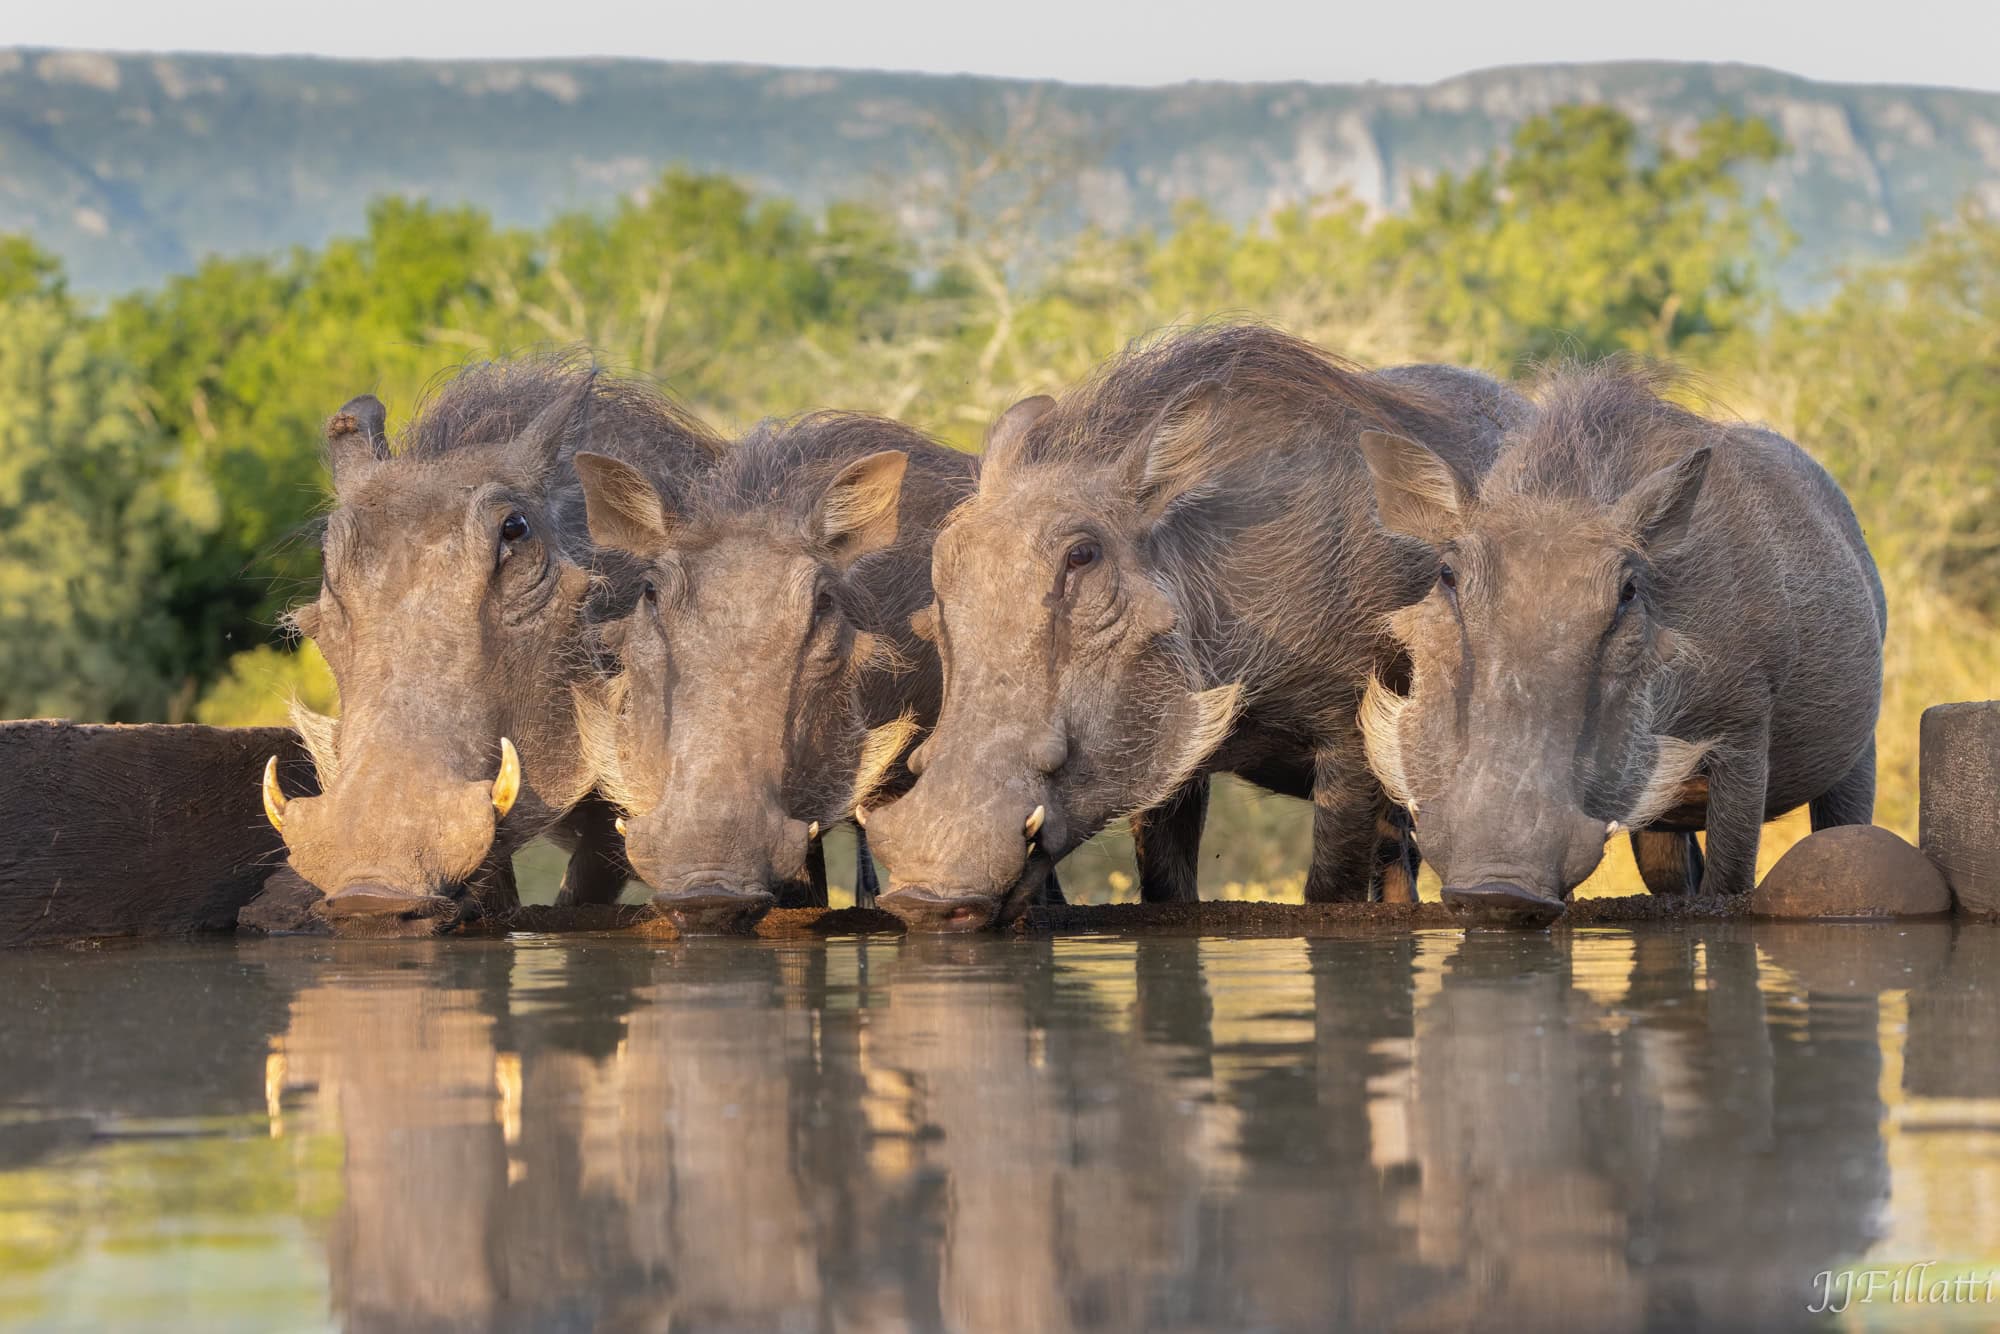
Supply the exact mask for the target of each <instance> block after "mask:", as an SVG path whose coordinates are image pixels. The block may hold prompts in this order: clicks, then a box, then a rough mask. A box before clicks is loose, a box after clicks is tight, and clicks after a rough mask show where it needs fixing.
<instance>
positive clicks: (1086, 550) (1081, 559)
mask: <svg viewBox="0 0 2000 1334" xmlns="http://www.w3.org/2000/svg"><path fill="white" fill-rule="evenodd" d="M1101 554H1102V553H1101V552H1100V551H1099V550H1098V547H1097V543H1095V542H1079V543H1077V544H1076V545H1075V546H1073V547H1071V548H1070V549H1069V554H1068V555H1067V556H1064V557H1063V564H1064V565H1065V566H1067V567H1068V568H1070V569H1072V570H1082V569H1087V568H1089V567H1090V566H1092V565H1095V564H1097V558H1098V556H1099V555H1101Z"/></svg>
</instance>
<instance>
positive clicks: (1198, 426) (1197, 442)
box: [1132, 380, 1222, 517]
mask: <svg viewBox="0 0 2000 1334" xmlns="http://www.w3.org/2000/svg"><path fill="white" fill-rule="evenodd" d="M1221 390H1222V382H1221V381H1220V380H1204V381H1202V382H1201V383H1200V384H1196V385H1190V386H1188V387H1187V388H1186V389H1184V390H1182V391H1181V392H1180V393H1179V394H1177V395H1175V397H1174V400H1173V402H1171V403H1169V404H1167V405H1166V406H1165V407H1164V408H1161V409H1160V411H1159V413H1158V414H1157V415H1155V416H1154V418H1153V424H1152V426H1151V427H1150V428H1148V430H1147V434H1146V442H1145V447H1144V448H1143V449H1142V450H1141V451H1140V452H1139V454H1138V455H1137V456H1136V457H1135V459H1134V461H1133V472H1132V490H1133V492H1134V494H1136V495H1137V497H1138V499H1139V503H1140V504H1141V505H1143V506H1144V507H1145V508H1146V510H1147V512H1149V513H1151V514H1153V515H1154V516H1156V517H1157V516H1158V515H1161V514H1164V513H1166V511H1167V510H1168V509H1169V508H1170V507H1171V506H1172V505H1173V503H1174V502H1175V501H1177V500H1180V499H1182V498H1183V497H1186V496H1188V495H1191V494H1192V493H1194V492H1195V491H1197V490H1199V489H1200V487H1201V484H1202V480H1203V478H1204V477H1205V476H1206V475H1207V473H1208V471H1209V469H1210V467H1211V466H1212V464H1213V463H1214V461H1215V460H1214V459H1213V458H1212V457H1211V455H1210V453H1209V451H1208V450H1207V449H1206V446H1207V444H1208V439H1209V430H1208V426H1209V415H1210V413H1211V412H1212V411H1213V410H1214V408H1215V402H1216V399H1217V398H1218V397H1219V395H1220V393H1221Z"/></svg>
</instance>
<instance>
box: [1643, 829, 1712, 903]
mask: <svg viewBox="0 0 2000 1334" xmlns="http://www.w3.org/2000/svg"><path fill="white" fill-rule="evenodd" d="M1632 860H1633V861H1634V862H1637V863H1638V866H1639V878H1640V879H1642V880H1644V881H1645V882H1646V892H1647V893H1648V894H1692V893H1694V892H1695V890H1696V888H1698V887H1699V886H1700V884H1701V870H1702V859H1701V844H1700V843H1698V842H1696V841H1695V836H1694V835H1693V834H1675V833H1670V832H1668V831H1666V830H1662V829H1655V830H1646V829H1635V830H1633V831H1632Z"/></svg>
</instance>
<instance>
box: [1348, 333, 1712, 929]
mask: <svg viewBox="0 0 2000 1334" xmlns="http://www.w3.org/2000/svg"><path fill="white" fill-rule="evenodd" d="M1607 409H1614V410H1615V411H1607ZM1707 438H1708V436H1707V433H1706V430H1705V424H1704V423H1701V421H1700V419H1698V418H1695V417H1693V416H1692V415H1690V414H1687V413H1684V412H1681V411H1679V410H1678V409H1674V408H1671V407H1669V406H1667V405H1666V404H1664V403H1661V402H1659V401H1658V400H1657V399H1656V398H1655V397H1654V394H1653V392H1652V390H1651V388H1650V387H1648V386H1647V385H1646V384H1645V383H1644V382H1642V381H1640V380H1637V379H1630V380H1627V379H1625V378H1623V377H1620V376H1618V375H1615V374H1613V373H1611V372H1596V373H1594V374H1593V373H1584V374H1582V375H1579V376H1577V378H1576V380H1575V381H1574V382H1565V381H1558V382H1556V384H1555V385H1554V386H1553V387H1551V388H1550V389H1549V390H1548V391H1547V393H1546V394H1545V395H1544V397H1543V400H1542V403H1541V405H1540V408H1539V410H1538V412H1537V415H1536V416H1535V417H1534V419H1533V420H1532V421H1531V422H1530V423H1529V425H1528V426H1526V427H1525V428H1523V429H1522V430H1521V431H1520V432H1518V433H1516V435H1514V436H1513V437H1512V438H1510V439H1509V441H1508V442H1507V444H1506V445H1505V446H1504V447H1503V449H1502V452H1501V454H1500V457H1499V459H1498V460H1497V461H1496V462H1495V464H1494V467H1493V470H1492V472H1491V473H1490V474H1489V475H1488V476H1487V478H1486V480H1485V482H1484V484H1483V485H1482V486H1481V488H1480V491H1479V494H1478V495H1477V496H1476V497H1475V496H1474V495H1471V494H1469V493H1468V492H1467V490H1466V488H1465V486H1464V483H1463V482H1462V481H1460V480H1459V479H1458V477H1457V475H1456V474H1454V473H1453V472H1452V470H1451V469H1449V468H1447V467H1446V466H1445V465H1444V463H1443V462H1442V461H1441V460H1440V459H1439V458H1438V457H1437V456H1436V455H1435V454H1433V453H1432V452H1431V451H1430V450H1428V449H1426V448H1424V447H1423V446H1421V445H1418V444H1415V443H1413V442H1411V441H1409V440H1404V439H1400V438H1397V437H1394V436H1389V435H1383V434H1379V433H1370V434H1368V435H1365V436H1364V437H1363V438H1362V447H1363V450H1364V452H1365V453H1366V455H1367V458H1368V462H1369V466H1370V468H1371V470H1372V471H1373V473H1374V477H1375V487H1376V500H1377V505H1378V508H1379V510H1380V513H1381V517H1382V522H1383V523H1384V525H1385V526H1387V527H1388V528H1389V529H1391V530H1392V531H1398V532H1403V533H1407V534H1411V535H1414V536H1418V537H1422V538H1424V539H1425V540H1427V541H1429V542H1430V543H1432V544H1433V545H1434V547H1435V548H1436V550H1437V552H1438V556H1439V560H1438V574H1437V581H1436V583H1435V584H1434V585H1433V587H1432V588H1431V591H1430V593H1429V595H1428V596H1426V597H1425V598H1424V599H1423V601H1421V602H1418V603H1416V604H1415V605H1413V606H1410V607H1406V608H1404V609H1403V610H1401V611H1398V612H1396V613H1395V614H1394V615H1393V616H1392V617H1391V618H1390V625H1391V627H1392V630H1393V632H1394V634H1395V636H1396V638H1397V639H1398V640H1400V641H1401V643H1402V644H1403V646H1404V648H1405V649H1406V651H1407V652H1408V655H1409V660H1410V667H1411V673H1410V687H1409V691H1408V693H1407V694H1397V693H1395V692H1393V691H1391V690H1390V689H1389V688H1387V687H1386V686H1385V685H1384V683H1383V682H1382V681H1381V680H1379V679H1378V680H1376V681H1375V682H1374V683H1373V684H1372V685H1371V686H1370V688H1369V691H1368V694H1367V697H1366V699H1365V700H1364V702H1363V706H1362V727H1363V732H1364V736H1365V738H1366V742H1367V747H1368V757H1369V761H1370V764H1371V765H1372V766H1373V768H1374V769H1375V772H1376V775H1377V777H1379V778H1380V779H1381V781H1382V784H1383V786H1384V787H1385V788H1386V789H1387V790H1388V791H1389V793H1390V795H1391V796H1393V797H1394V798H1395V799H1396V800H1397V801H1399V802H1401V803H1402V804H1403V805H1404V806H1406V807H1407V808H1409V809H1410V810H1411V811H1413V812H1414V813H1415V815H1416V833H1417V845H1418V846H1419V847H1420V848H1421V849H1422V850H1423V856H1424V858H1425V860H1426V861H1429V862H1430V863H1431V864H1432V865H1433V866H1434V867H1436V868H1437V870H1438V873H1439V874H1440V875H1441V876H1442V877H1443V880H1444V885H1445V896H1446V899H1447V901H1448V902H1452V903H1455V904H1458V905H1459V906H1465V907H1472V908H1477V909H1479V910H1482V911H1490V912H1494V913H1497V914H1500V915H1503V916H1505V915H1521V916H1525V917H1542V918H1546V917H1547V916H1551V915H1553V914H1554V913H1555V912H1557V911H1560V905H1561V902H1562V900H1563V899H1564V898H1565V897H1566V896H1567V895H1568V894H1569V893H1570V891H1572V890H1573V889H1575V888H1576V886H1577V885H1578V884H1580V883H1581V882H1582V881H1583V880H1584V878H1585V877H1587V876H1588V875H1589V874H1590V873H1591V871H1592V870H1594V869H1595V868H1596V866H1597V864H1598V862H1599V860H1600V859H1601V858H1602V856H1603V853H1604V843H1605V839H1606V837H1607V836H1608V835H1609V834H1612V833H1616V832H1617V831H1618V830H1619V829H1621V828H1639V827H1643V826H1645V825H1647V824H1649V823H1652V822H1653V821H1655V820H1657V819H1660V818H1661V817H1663V816H1667V815H1669V814H1670V813H1671V812H1673V811H1674V810H1675V809H1676V808H1678V807H1681V806H1683V805H1684V804H1687V803H1689V802H1691V801H1696V800H1698V799H1699V798H1700V797H1701V795H1702V793H1701V784H1702V780H1701V778H1700V776H1699V768H1700V765H1701V762H1702V759H1703V756H1704V753H1705V747H1704V746H1702V745H1701V744H1699V743H1695V742H1689V741H1685V740H1681V739H1678V738H1675V737H1672V736H1667V735H1663V734H1660V733H1659V732H1657V731H1656V725H1657V722H1656V720H1658V719H1659V718H1660V717H1662V716H1663V715H1664V714H1665V712H1666V711H1667V709H1668V708H1669V707H1671V703H1672V701H1671V699H1670V698H1668V695H1669V693H1670V687H1669V685H1668V682H1669V681H1670V680H1671V674H1670V673H1668V672H1667V671H1665V670H1664V669H1665V668H1666V667H1667V666H1668V664H1669V663H1671V662H1673V661H1674V660H1675V659H1676V657H1677V656H1679V655H1685V654H1688V653H1690V652H1691V651H1692V649H1691V646H1690V645H1688V644H1687V643H1686V642H1685V641H1684V640H1683V639H1682V637H1681V636H1679V635H1677V634H1676V633H1675V631H1674V630H1673V629H1672V628H1670V627H1671V625H1672V624H1673V623H1674V621H1675V614H1674V613H1675V606H1676V603H1677V602H1678V601H1679V600H1680V599H1683V598H1685V597H1688V596H1690V591H1689V590H1686V589H1679V588H1675V587H1672V586H1670V585H1669V583H1668V582H1667V581H1666V580H1665V579H1663V577H1662V569H1661V567H1662V564H1663V563H1664V562H1666V561H1667V560H1668V559H1669V558H1671V556H1672V555H1673V553H1674V551H1675V548H1676V547H1677V545H1678V544H1680V543H1681V542H1682V540H1683V539H1684V537H1685V536H1686V534H1687V530H1688V525H1689V520H1690V518H1691V516H1692V515H1693V513H1694V510H1695V506H1696V502H1697V501H1698V499H1699V497H1700V495H1701V491H1702V483H1703V480H1704V477H1705V476H1706V474H1707V470H1708V462H1709V450H1708V448H1707V444H1706V442H1707Z"/></svg>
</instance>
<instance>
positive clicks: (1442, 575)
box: [1438, 565, 1458, 593]
mask: <svg viewBox="0 0 2000 1334" xmlns="http://www.w3.org/2000/svg"><path fill="white" fill-rule="evenodd" d="M1438 582H1439V583H1441V584H1443V585H1444V586H1445V588H1446V590H1447V591H1449V592H1453V593H1456V592H1457V591H1458V571H1457V570H1454V569H1452V568H1451V566H1449V565H1440V566H1438Z"/></svg>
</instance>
